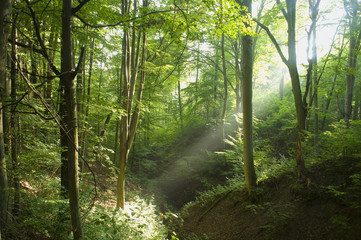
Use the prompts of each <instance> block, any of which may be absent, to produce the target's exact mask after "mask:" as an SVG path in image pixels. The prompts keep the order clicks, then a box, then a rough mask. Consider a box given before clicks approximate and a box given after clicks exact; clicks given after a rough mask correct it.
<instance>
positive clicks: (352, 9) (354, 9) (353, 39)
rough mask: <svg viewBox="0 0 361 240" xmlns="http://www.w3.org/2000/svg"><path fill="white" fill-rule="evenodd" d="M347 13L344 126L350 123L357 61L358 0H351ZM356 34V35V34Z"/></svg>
mask: <svg viewBox="0 0 361 240" xmlns="http://www.w3.org/2000/svg"><path fill="white" fill-rule="evenodd" d="M349 4H350V6H346V7H345V8H346V9H347V7H349V10H348V12H347V13H348V14H349V16H350V17H351V19H350V20H349V30H350V47H349V54H348V67H349V68H350V70H349V71H348V73H347V79H346V92H345V108H344V120H345V122H346V126H349V125H350V119H351V116H352V115H351V114H352V101H353V89H354V85H355V74H354V73H353V71H354V69H355V68H356V63H357V52H358V48H359V45H360V38H361V32H360V30H355V27H356V25H357V24H358V7H359V4H358V1H357V0H351V1H350V3H349ZM357 35H358V36H357Z"/></svg>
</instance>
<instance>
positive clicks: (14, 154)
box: [10, 27, 20, 217]
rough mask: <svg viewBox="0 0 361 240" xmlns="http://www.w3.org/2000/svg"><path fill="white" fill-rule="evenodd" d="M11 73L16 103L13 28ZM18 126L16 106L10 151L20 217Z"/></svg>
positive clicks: (17, 209)
mask: <svg viewBox="0 0 361 240" xmlns="http://www.w3.org/2000/svg"><path fill="white" fill-rule="evenodd" d="M11 39H12V44H11V72H10V79H11V93H10V97H11V102H12V103H14V102H16V86H17V84H16V64H15V58H16V45H15V42H16V28H15V27H13V28H12V31H11ZM17 126H18V119H17V114H16V105H14V104H13V105H12V106H11V115H10V150H11V153H10V155H11V162H12V169H13V171H14V177H13V185H14V207H13V215H14V216H15V217H17V216H18V215H19V210H20V180H19V176H18V169H19V163H18V141H17V134H16V128H17Z"/></svg>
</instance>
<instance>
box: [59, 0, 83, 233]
mask: <svg viewBox="0 0 361 240" xmlns="http://www.w3.org/2000/svg"><path fill="white" fill-rule="evenodd" d="M72 18H73V17H72V0H63V10H62V48H61V72H62V75H61V78H60V81H61V82H62V83H63V86H64V97H65V99H64V101H65V104H66V106H65V107H66V115H65V118H64V119H63V122H65V123H66V124H65V127H66V130H67V133H66V135H67V138H68V139H67V140H68V141H67V159H68V181H69V186H68V187H69V203H70V213H71V222H72V227H73V235H74V239H80V238H81V237H82V234H83V231H82V224H81V218H80V209H79V179H78V152H77V147H78V129H77V111H76V98H75V92H76V89H75V74H74V72H73V71H72V21H73V19H72Z"/></svg>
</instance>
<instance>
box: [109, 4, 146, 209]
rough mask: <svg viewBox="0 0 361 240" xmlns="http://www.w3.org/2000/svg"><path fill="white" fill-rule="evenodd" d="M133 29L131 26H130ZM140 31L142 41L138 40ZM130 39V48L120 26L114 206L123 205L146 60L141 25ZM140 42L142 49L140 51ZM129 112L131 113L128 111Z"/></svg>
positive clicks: (128, 40) (127, 8) (126, 35)
mask: <svg viewBox="0 0 361 240" xmlns="http://www.w3.org/2000/svg"><path fill="white" fill-rule="evenodd" d="M129 4H130V3H129V2H128V1H127V0H123V13H125V12H128V11H129ZM143 5H144V6H145V7H146V6H148V2H147V1H146V0H145V1H144V2H143ZM136 8H137V6H136V4H134V9H135V10H136ZM133 31H135V28H133ZM141 35H143V37H142V41H141ZM132 41H136V42H137V44H135V43H132V47H131V48H130V37H129V33H128V31H127V30H124V35H123V67H124V68H123V73H122V74H123V82H124V84H123V89H122V90H123V91H122V99H123V104H122V105H123V109H125V110H126V111H127V116H122V132H121V134H120V157H119V172H118V179H117V194H116V197H117V205H116V208H122V209H124V205H125V174H126V163H127V159H128V155H129V150H130V148H131V147H132V144H133V140H134V136H135V132H136V129H137V124H138V120H139V114H140V104H141V100H142V93H143V87H144V81H145V70H144V69H142V70H140V68H144V67H145V60H146V33H145V32H143V29H142V30H140V31H139V32H138V37H137V38H136V37H135V34H134V32H133V37H132ZM140 46H142V49H141V51H140ZM140 52H142V62H141V65H140V67H139V55H140ZM139 71H140V73H141V74H140V79H139V85H138V96H137V99H136V101H135V103H136V104H135V106H134V108H133V102H134V93H135V86H136V79H137V75H138V72H139ZM131 113H133V114H131Z"/></svg>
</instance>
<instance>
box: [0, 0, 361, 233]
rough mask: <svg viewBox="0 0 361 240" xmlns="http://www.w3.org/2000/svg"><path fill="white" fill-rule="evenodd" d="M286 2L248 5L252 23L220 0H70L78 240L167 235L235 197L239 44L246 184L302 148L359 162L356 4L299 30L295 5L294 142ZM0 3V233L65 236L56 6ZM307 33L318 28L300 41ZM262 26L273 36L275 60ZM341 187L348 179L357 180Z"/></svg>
mask: <svg viewBox="0 0 361 240" xmlns="http://www.w3.org/2000/svg"><path fill="white" fill-rule="evenodd" d="M64 1H65V0H64ZM291 1H294V0H287V1H285V2H283V1H272V0H257V1H253V6H254V9H253V16H254V17H255V19H256V20H257V22H258V24H257V23H256V22H255V21H252V19H251V16H250V15H249V14H247V13H246V12H247V11H246V10H247V9H246V8H245V7H244V6H242V5H240V2H241V1H234V0H220V1H218V0H190V1H150V2H149V3H148V1H144V4H143V2H142V3H141V2H138V1H126V0H123V1H116V0H101V1H87V0H83V1H74V3H73V4H74V6H73V10H72V14H73V20H74V21H73V22H72V25H71V27H72V31H71V33H72V46H71V49H72V56H71V58H72V63H71V65H72V68H73V70H75V71H74V72H73V81H74V83H75V85H74V87H75V88H74V93H75V95H74V96H75V97H76V112H77V113H76V117H77V118H76V124H75V127H76V128H77V134H78V135H77V139H78V146H76V155H79V164H78V165H79V196H80V197H79V203H80V208H79V209H80V215H81V216H80V217H81V219H82V226H83V228H84V230H83V239H167V238H168V239H177V233H176V232H174V231H175V229H176V226H177V225H180V224H181V219H179V218H178V216H177V215H176V214H174V213H172V212H177V211H179V210H180V209H181V208H182V207H183V206H184V205H185V204H187V203H189V202H191V201H196V202H206V201H208V200H209V199H212V198H214V197H215V196H219V194H224V193H228V192H230V191H232V190H234V189H235V188H242V187H244V185H245V172H244V162H243V154H244V152H243V151H244V150H243V145H244V138H243V133H244V131H243V123H242V119H243V115H242V107H243V103H242V91H241V90H242V86H243V82H242V77H241V76H242V74H241V73H242V71H244V69H243V64H244V63H243V62H242V60H241V59H242V57H241V55H242V41H241V40H242V36H244V35H249V36H252V37H253V38H252V41H253V47H254V49H253V53H254V59H252V61H253V60H254V63H253V66H254V71H253V104H254V106H253V151H254V165H255V169H256V175H257V178H258V182H261V181H263V180H266V179H269V178H271V177H275V176H279V175H281V174H282V173H284V172H286V171H294V169H295V168H296V162H295V157H296V155H297V154H298V150H299V149H300V148H301V147H302V154H303V155H302V156H303V158H304V159H305V162H306V167H309V166H310V165H312V164H314V163H315V162H323V161H324V160H326V159H342V158H345V157H347V158H355V159H359V158H361V155H360V154H361V153H360V149H361V138H360V136H361V98H360V97H361V95H360V91H359V90H360V89H361V81H360V74H359V71H358V69H359V68H360V64H359V62H358V61H357V56H358V55H359V50H360V39H361V38H360V36H361V30H360V28H359V25H358V22H359V17H360V10H361V9H360V6H359V4H358V2H357V1H356V0H348V1H343V2H344V6H342V3H340V1H332V2H333V4H329V2H327V3H326V2H323V1H320V6H319V12H318V15H319V17H318V22H317V23H315V25H313V24H312V21H311V19H309V18H308V13H309V11H310V12H311V9H312V7H315V5H312V6H311V5H310V6H308V5H307V3H306V2H302V1H299V3H298V4H297V7H296V9H295V10H296V15H297V22H296V36H297V41H298V45H297V54H298V55H297V57H298V59H297V60H298V63H299V65H298V71H299V75H300V86H301V90H302V97H303V98H302V100H303V103H304V106H305V113H306V115H307V116H306V128H305V130H303V131H301V133H300V132H299V131H298V126H297V124H298V122H297V114H296V108H295V103H294V95H293V92H292V85H291V82H290V77H289V72H288V70H287V68H286V67H285V66H284V63H283V62H282V60H281V58H280V56H279V55H278V54H279V51H285V52H286V49H287V43H288V41H289V40H288V38H287V27H288V25H287V22H286V20H285V18H284V17H283V16H284V15H283V11H282V10H284V7H285V6H286V2H291ZM10 2H12V15H11V24H10V26H9V36H8V39H7V40H8V41H7V44H6V48H7V52H6V54H7V58H8V61H7V71H6V73H7V74H6V78H5V79H0V80H1V81H2V82H1V86H0V87H2V86H6V87H5V88H6V89H8V90H6V91H3V89H1V92H4V93H1V96H0V100H1V103H2V108H1V109H2V116H3V119H2V122H3V123H2V126H1V127H2V129H3V131H4V133H3V137H4V141H3V146H4V153H5V158H4V163H6V167H3V165H1V167H2V170H3V169H6V174H7V178H8V186H9V187H8V188H6V189H5V190H3V189H0V190H1V191H0V193H1V194H3V196H8V199H9V203H8V204H7V206H6V209H7V213H6V214H5V215H8V216H9V217H8V220H7V221H5V220H2V221H3V222H0V223H1V226H2V227H1V230H2V236H3V237H4V238H5V239H68V238H71V237H72V234H73V229H74V227H72V225H71V222H72V221H71V220H72V219H71V218H70V211H71V210H70V208H69V201H68V199H67V196H66V194H65V195H64V191H63V190H64V189H62V188H61V186H63V185H62V184H63V180H64V179H63V178H64V176H63V174H64V169H63V167H64V166H63V164H64V159H63V156H64V155H63V153H64V152H66V151H68V150H69V148H68V147H66V146H65V145H63V142H62V141H63V140H62V139H61V132H62V131H65V130H67V131H65V132H67V134H68V132H70V130H71V129H67V126H70V125H68V124H69V123H68V122H67V121H68V120H67V119H68V118H66V117H65V118H64V116H65V115H66V114H67V113H68V111H69V110H66V111H65V113H64V112H62V106H63V104H64V101H65V100H64V99H65V98H64V96H63V94H64V92H63V83H62V80H61V78H62V76H63V75H64V74H66V73H64V72H56V70H54V69H60V66H61V63H62V59H63V55H62V54H63V51H62V50H61V49H62V46H64V42H63V39H64V36H63V35H64V34H62V29H63V28H64V25H63V24H64V23H62V21H61V20H62V14H61V11H62V3H63V1H60V0H56V1H42V0H40V1H28V0H21V1H10ZM294 2H296V1H294ZM311 2H312V3H313V4H315V3H316V1H310V3H311ZM317 2H319V1H317ZM127 4H129V6H130V8H129V9H123V8H124V6H126V5H127ZM78 6H79V9H77V7H78ZM127 6H128V5H127ZM340 9H344V10H343V11H341V10H340ZM0 20H1V21H2V19H0ZM261 25H262V26H264V28H263V30H262V28H261V27H260V26H261ZM312 26H316V27H315V29H316V30H317V34H318V35H317V36H318V38H316V37H315V38H314V42H313V45H312V41H311V40H310V39H312V38H310V34H308V33H309V32H312V28H311V27H312ZM265 29H268V31H270V32H271V33H273V35H274V36H277V41H278V42H277V43H278V44H279V45H278V47H279V51H278V50H277V49H276V48H277V45H275V42H273V41H272V40H271V39H270V38H269V35H267V34H266V32H265ZM304 29H307V32H306V33H305V32H304ZM326 33H327V34H326ZM323 35H327V37H326V39H325V38H322V37H323ZM143 36H144V42H143V41H142V39H143ZM315 36H316V35H315ZM307 38H309V39H308V41H307ZM126 41H128V42H127V43H126ZM351 43H354V45H352V44H351ZM127 44H128V45H127ZM312 48H316V50H317V51H318V55H317V56H318V59H317V56H316V57H315V56H314V55H313V54H312V51H311V49H312ZM143 54H144V56H143ZM353 54H354V55H353ZM306 55H307V57H303V56H306ZM137 56H138V60H136V59H137ZM314 57H315V58H316V61H315V60H312V59H313V58H314ZM350 59H351V60H354V61H355V64H354V65H350V62H353V61H351V60H350ZM250 61H251V60H250ZM127 69H128V70H127ZM132 76H134V79H133V77H132ZM127 77H129V82H127V81H126V79H127ZM132 83H133V87H132ZM143 83H144V86H143ZM5 88H4V89H5ZM350 88H351V90H350ZM128 90H129V92H128V93H126V94H128V95H126V94H125V92H126V91H128ZM350 91H351V93H350ZM352 93H353V94H352ZM350 94H351V100H352V101H351V102H350V100H348V99H349V97H350ZM130 96H134V97H133V98H132V97H130ZM316 99H317V100H316ZM131 101H132V102H131ZM130 102H131V104H129V103H130ZM128 104H129V105H128ZM348 104H350V106H348ZM124 106H127V107H128V108H127V107H124ZM350 107H351V109H352V112H351V115H350V114H349V113H348V109H349V108H350ZM137 111H138V112H137ZM138 113H139V119H137V118H136V117H135V116H137V114H138ZM133 119H135V121H136V124H135V125H133V122H132V120H133ZM125 122H127V124H128V125H129V129H130V130H129V132H131V130H132V126H135V129H136V131H135V135H134V140H131V141H129V142H130V143H129V142H127V143H126V144H125V145H126V147H129V149H128V150H129V153H127V154H126V159H125V160H126V169H127V171H126V172H125V168H124V173H125V174H126V181H125V190H126V193H127V194H126V196H125V197H126V205H125V208H124V209H114V208H115V206H116V205H118V204H116V201H117V198H116V193H117V191H118V190H116V187H117V184H116V181H117V179H119V173H120V172H122V171H123V169H122V168H121V167H120V166H121V161H122V158H121V156H122V154H124V152H122V149H123V148H122V144H124V141H123V140H122V134H124V131H125V127H124V126H125ZM128 125H127V127H128ZM75 127H74V128H75ZM0 134H1V132H0ZM299 134H301V136H302V138H301V139H302V143H301V144H302V146H298V145H297V139H298V137H299ZM128 135H130V134H128ZM128 143H129V144H128ZM70 144H72V143H71V142H70ZM0 145H1V139H0ZM298 147H299V148H298ZM124 149H125V148H124ZM0 151H1V149H0ZM69 151H70V150H69ZM1 174H3V171H1ZM306 179H307V176H306ZM352 179H353V181H354V182H355V184H356V185H359V183H360V176H359V175H357V173H355V174H354V177H353V178H352ZM305 181H307V180H305ZM2 187H3V185H2V186H1V188H2ZM328 190H329V191H330V192H331V191H334V190H335V189H332V188H330V189H328ZM336 190H337V189H336ZM336 190H335V191H336ZM201 192H203V193H202V194H201ZM333 193H334V194H337V193H336V192H333ZM7 194H8V195H7ZM1 214H3V213H1ZM3 216H4V215H2V216H1V217H3ZM3 223H6V226H4V224H3ZM0 236H1V235H0ZM194 238H195V239H196V237H194ZM189 239H192V238H191V237H189Z"/></svg>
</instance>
